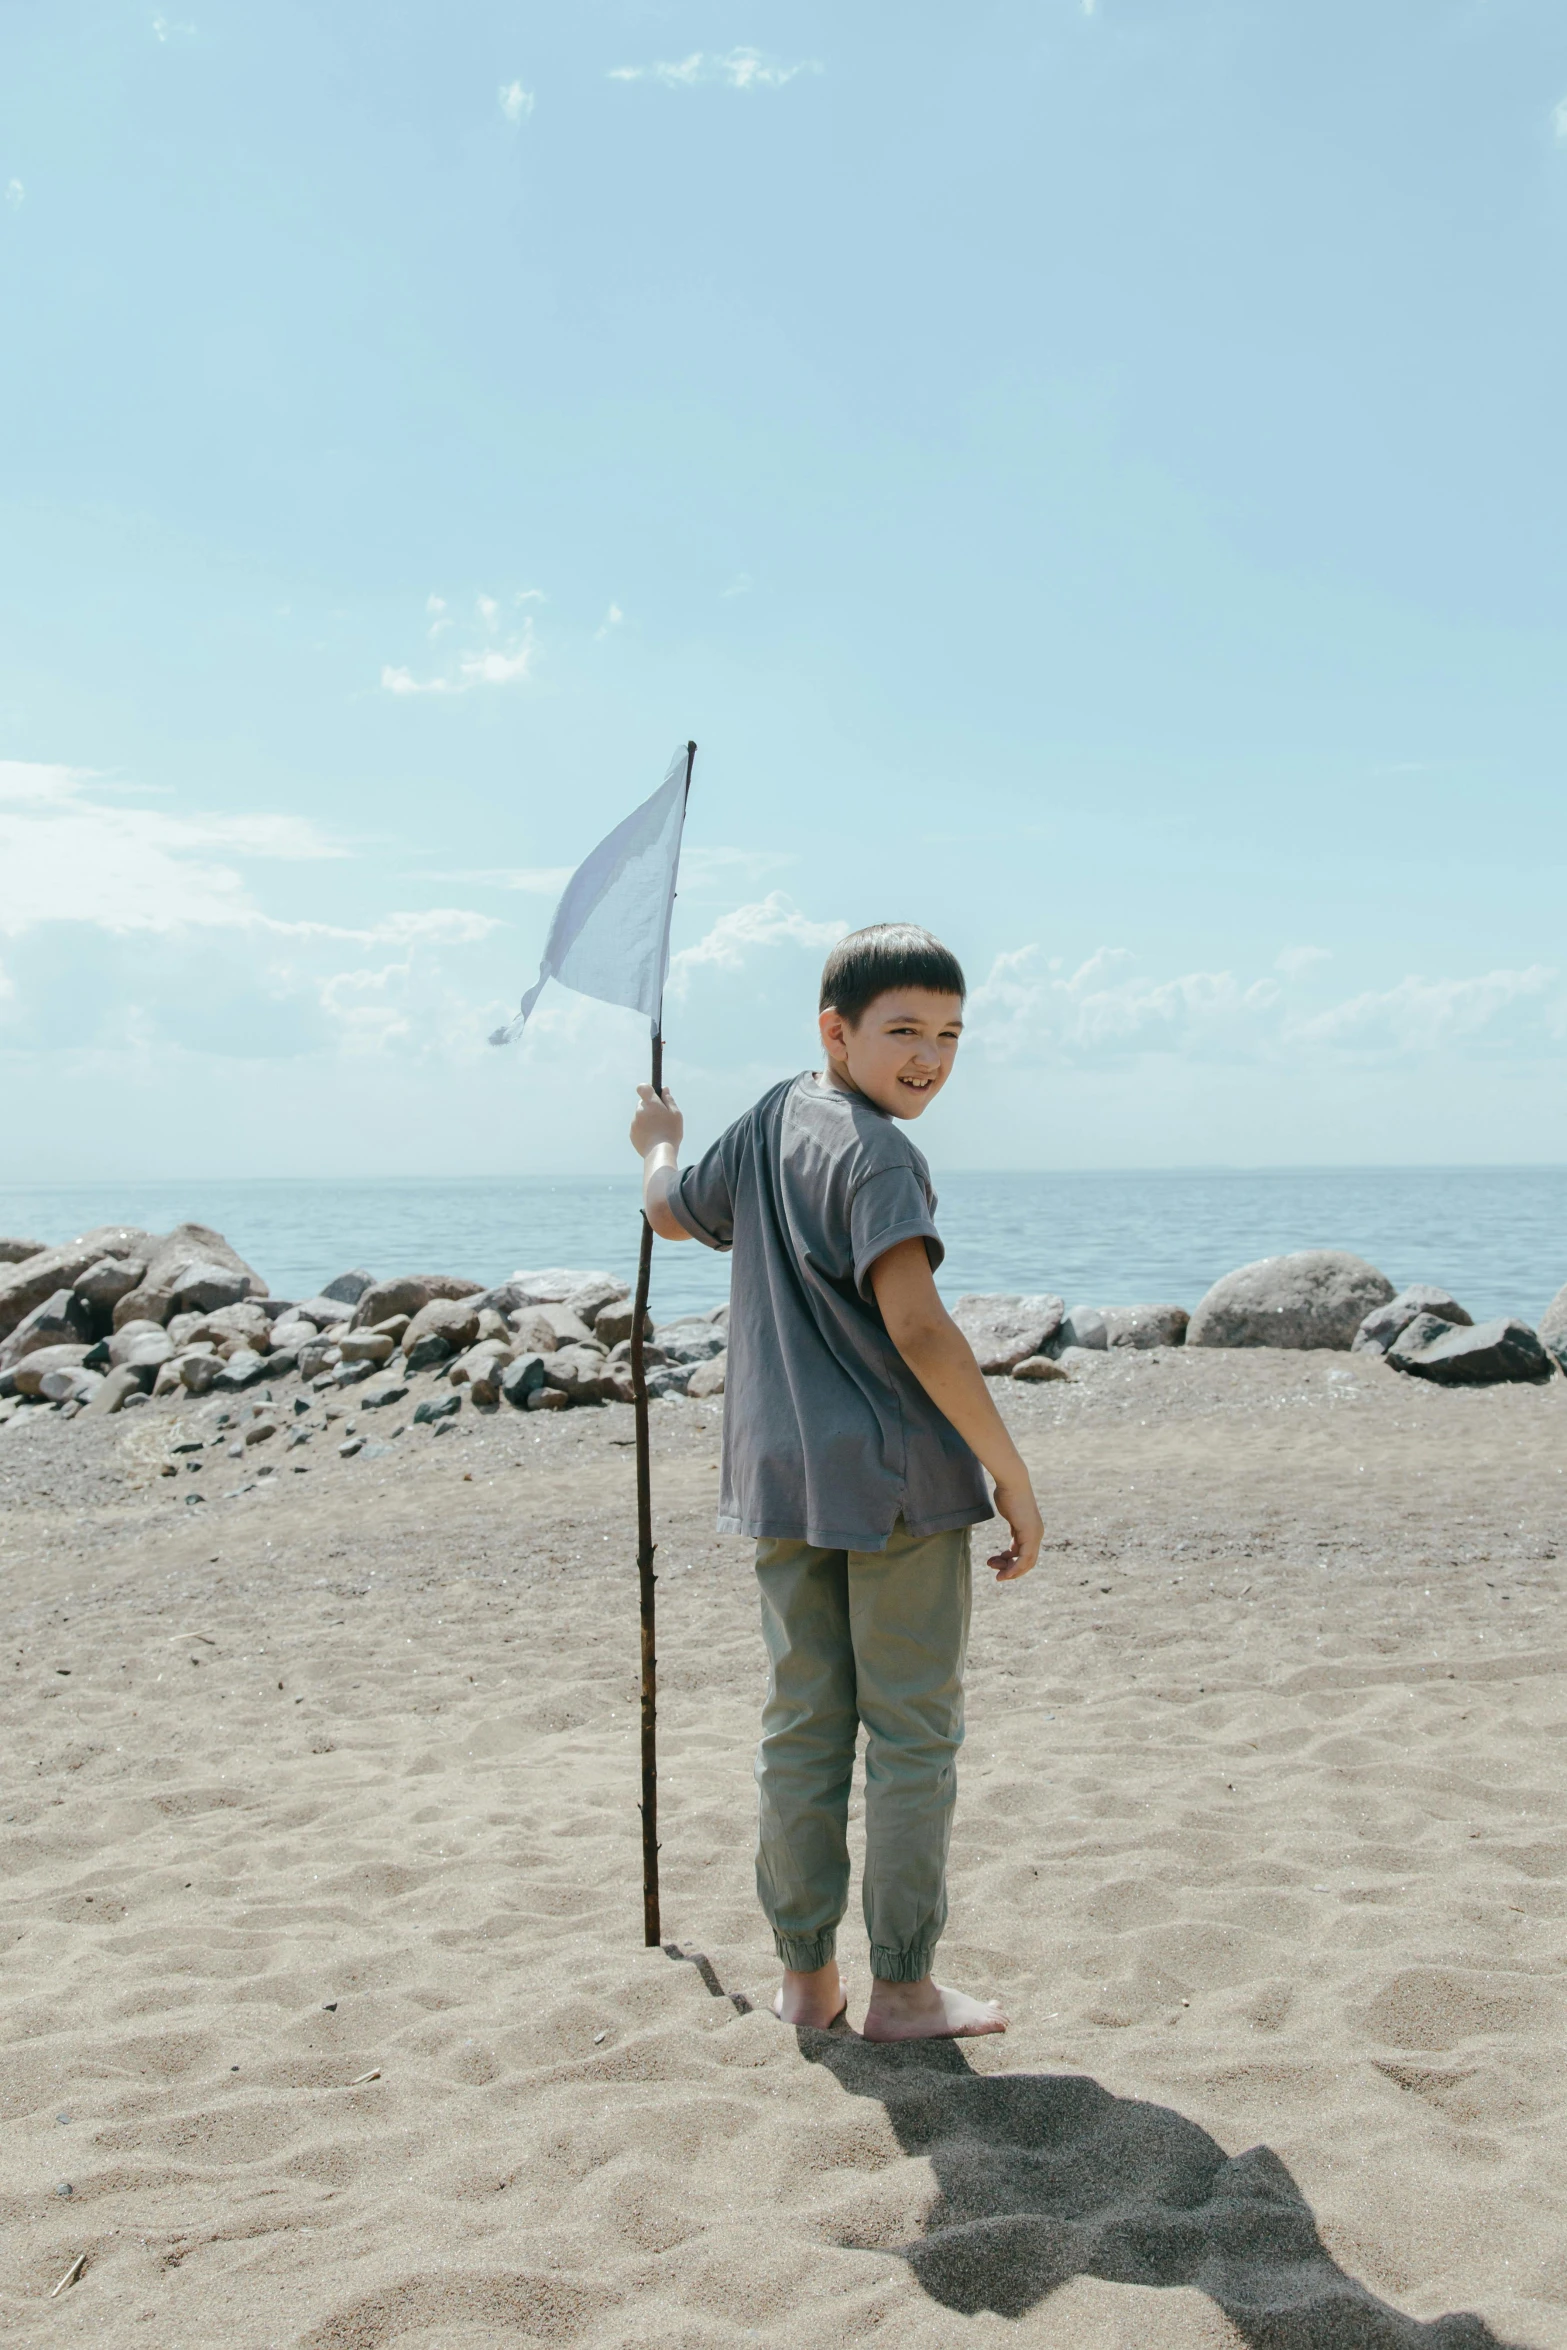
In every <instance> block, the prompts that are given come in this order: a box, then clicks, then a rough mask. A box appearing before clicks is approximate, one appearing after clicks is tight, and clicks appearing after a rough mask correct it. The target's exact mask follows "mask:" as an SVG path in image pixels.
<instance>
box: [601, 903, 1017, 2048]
mask: <svg viewBox="0 0 1567 2350" xmlns="http://www.w3.org/2000/svg"><path fill="white" fill-rule="evenodd" d="M965 993H966V990H965V986H964V980H963V973H962V970H961V969H960V968H959V965H958V962H957V959H956V957H955V956H954V955H952V954H951V953H949V951H948V950H947V948H945V947H944V946H942V945H941V944H940V942H939V941H938V940H936V939H934V938H932V937H931V935H930V933H929V932H928V931H925V930H919V929H916V928H915V927H914V926H913V925H912V924H910V923H901V922H883V923H878V924H877V925H876V926H875V927H874V928H872V929H869V930H857V931H855V932H854V933H853V934H852V936H850V937H848V938H845V939H841V940H840V941H839V943H838V945H837V946H836V947H834V949H833V951H832V953H831V954H830V955H829V956H828V958H827V967H826V969H825V971H824V972H823V974H822V988H821V1021H820V1025H821V1036H822V1044H823V1046H824V1048H825V1051H826V1057H827V1066H826V1068H825V1069H824V1070H823V1071H822V1072H821V1073H820V1074H809V1073H808V1074H806V1075H805V1076H801V1077H792V1078H789V1079H788V1080H787V1081H786V1082H785V1083H784V1084H782V1085H776V1086H774V1087H773V1089H772V1091H771V1092H770V1093H767V1094H764V1095H763V1097H762V1099H761V1100H760V1101H759V1102H758V1103H757V1105H756V1107H755V1108H754V1109H753V1110H750V1111H748V1112H747V1114H746V1115H745V1116H744V1117H743V1118H740V1119H738V1120H737V1121H736V1123H735V1124H734V1125H733V1126H731V1127H730V1129H729V1131H728V1133H727V1134H724V1135H721V1136H720V1138H719V1140H718V1141H717V1142H716V1143H714V1145H713V1147H712V1149H711V1150H710V1151H709V1152H708V1153H707V1155H706V1157H705V1158H703V1159H701V1160H699V1161H698V1162H697V1164H696V1165H695V1166H692V1167H687V1168H685V1169H684V1170H683V1171H682V1170H681V1169H680V1168H679V1167H678V1165H677V1161H676V1152H677V1150H678V1147H679V1144H680V1140H681V1136H682V1134H683V1132H684V1125H683V1121H682V1119H681V1116H680V1112H679V1110H678V1109H677V1108H676V1106H675V1104H674V1101H673V1100H672V1099H671V1097H670V1096H669V1095H668V1094H667V1093H666V1094H665V1095H664V1096H663V1097H662V1098H660V1097H658V1096H657V1095H655V1094H654V1092H653V1090H652V1088H651V1086H645V1085H644V1086H641V1087H639V1089H638V1090H639V1092H640V1093H641V1096H642V1106H641V1108H640V1109H639V1110H638V1111H637V1114H636V1116H635V1117H634V1118H633V1120H632V1122H631V1140H632V1144H633V1146H634V1147H635V1148H636V1149H637V1150H638V1151H640V1152H641V1154H642V1167H643V1176H642V1191H643V1200H644V1204H645V1206H646V1210H647V1216H648V1221H649V1222H650V1223H651V1225H652V1227H653V1229H654V1231H655V1232H656V1233H658V1234H659V1235H660V1236H661V1238H663V1239H665V1240H686V1239H694V1240H701V1241H705V1242H706V1244H707V1246H708V1247H709V1248H717V1249H733V1251H734V1277H733V1284H732V1292H731V1302H730V1315H729V1371H728V1379H727V1384H726V1393H725V1410H724V1443H723V1483H722V1489H721V1493H720V1499H719V1512H720V1514H719V1520H718V1524H719V1530H720V1532H721V1533H726V1534H749V1535H754V1536H755V1537H756V1538H757V1552H756V1569H757V1580H758V1583H759V1585H760V1587H761V1600H762V1629H763V1634H764V1637H765V1639H766V1642H767V1650H768V1656H769V1660H770V1665H771V1671H770V1674H769V1679H768V1692H767V1704H766V1708H765V1710H764V1712H763V1716H762V1741H761V1746H760V1749H759V1751H758V1754H757V1760H756V1776H757V1783H758V1786H759V1788H760V1794H761V1803H760V1826H759V1838H758V1848H757V1862H756V1878H757V1891H758V1893H759V1894H760V1896H761V1902H762V1907H763V1909H764V1910H765V1911H766V1913H767V1917H768V1921H769V1923H770V1924H771V1926H772V1929H773V1940H774V1945H775V1947H776V1949H777V1952H778V1956H779V1957H780V1958H781V1959H782V1961H783V1964H784V1970H785V1971H784V1981H783V1988H782V1990H781V1991H780V1992H779V1994H778V1997H777V1999H776V2000H775V2001H774V2009H775V2012H776V2013H777V2014H778V2015H780V2016H781V2017H782V2018H783V2020H784V2022H785V2023H791V2024H816V2025H827V2024H832V2023H836V2022H837V2020H838V2018H839V2017H840V2016H841V2015H842V2014H843V2012H844V2006H845V2000H844V1991H843V1985H842V1981H841V1979H840V1977H839V1973H838V1966H837V1961H836V1959H835V1957H834V1955H833V1953H834V1947H835V1941H836V1933H837V1927H838V1923H839V1920H840V1919H841V1918H842V1916H843V1913H844V1909H845V1907H846V1906H847V1900H848V1889H849V1856H848V1847H847V1843H846V1840H845V1829H846V1823H847V1819H848V1808H849V1786H850V1781H851V1778H852V1776H853V1770H854V1747H855V1739H856V1736H857V1733H858V1730H859V1725H860V1723H861V1722H863V1723H864V1725H865V1731H866V1755H865V1782H866V1785H865V1829H866V1854H865V1886H864V1895H865V1923H866V1927H867V1930H868V1931H869V1934H870V1940H871V1969H872V1974H873V1976H874V1981H873V1984H872V1989H871V1997H870V2004H869V2007H868V2009H867V2011H866V2016H865V2023H864V2033H865V2037H866V2038H867V2039H869V2040H916V2039H934V2038H954V2037H968V2036H971V2035H973V2034H977V2033H983V2032H1001V2031H1005V2029H1006V2018H1005V2017H1004V2016H1003V2015H1002V2013H1001V2011H1000V2009H999V2008H998V2007H996V2006H995V2005H994V2004H993V2003H992V2002H990V2001H988V2000H978V1999H970V1998H968V1997H966V1996H965V1995H964V1993H962V1992H961V1991H949V1990H946V1989H944V1988H943V1987H942V1985H940V1984H939V1983H937V1982H936V1981H934V1979H933V1978H932V1975H931V1971H930V1968H931V1957H932V1954H933V1952H934V1949H935V1945H936V1940H937V1937H938V1936H939V1934H940V1932H941V1929H942V1927H943V1925H944V1924H945V1922H946V1915H947V1901H946V1882H945V1880H946V1860H947V1843H948V1838H949V1835H950V1832H951V1825H952V1806H953V1799H954V1795H955V1792H956V1780H955V1772H954V1766H955V1761H956V1756H957V1750H958V1747H959V1745H960V1743H961V1741H962V1737H963V1659H964V1652H965V1649H966V1646H967V1641H968V1620H969V1589H970V1581H969V1528H970V1527H971V1526H974V1525H977V1524H979V1523H981V1522H982V1521H983V1520H984V1519H986V1518H988V1517H990V1515H991V1514H992V1505H991V1502H990V1500H989V1498H988V1497H987V1495H986V1491H985V1480H984V1477H983V1475H982V1474H981V1463H983V1465H984V1467H985V1468H987V1469H988V1470H989V1471H990V1473H991V1476H992V1477H993V1478H994V1479H995V1487H996V1491H995V1505H994V1507H995V1511H996V1513H997V1514H999V1515H1000V1516H1001V1517H1003V1518H1005V1519H1006V1521H1007V1524H1008V1525H1009V1527H1010V1528H1011V1531H1012V1542H1011V1546H1010V1548H1009V1549H1007V1550H1006V1551H1004V1552H1002V1553H1001V1554H1000V1555H999V1556H998V1557H995V1558H993V1559H992V1560H991V1561H990V1564H991V1566H992V1567H994V1568H995V1570H996V1574H997V1579H998V1581H1000V1582H1003V1583H1010V1582H1015V1581H1016V1580H1017V1578H1018V1577H1019V1576H1021V1575H1026V1574H1027V1573H1028V1571H1029V1569H1030V1567H1032V1566H1033V1564H1034V1561H1035V1560H1036V1558H1037V1557H1038V1555H1039V1544H1040V1538H1041V1534H1042V1531H1043V1529H1042V1527H1041V1524H1040V1517H1039V1508H1038V1505H1037V1503H1036V1502H1035V1499H1034V1493H1033V1488H1032V1486H1031V1485H1030V1483H1029V1478H1028V1471H1027V1470H1026V1469H1025V1468H1024V1466H1023V1463H1022V1461H1021V1460H1020V1459H1019V1457H1018V1453H1017V1448H1016V1447H1015V1445H1014V1444H1013V1442H1012V1439H1011V1438H1010V1436H1009V1435H1008V1434H1007V1432H1006V1429H1005V1427H1004V1425H1003V1424H1002V1420H1001V1415H1000V1413H999V1412H998V1411H997V1410H996V1407H995V1404H994V1403H993V1402H992V1400H991V1397H990V1393H989V1390H988V1389H987V1387H986V1385H985V1381H984V1378H983V1375H982V1374H981V1372H980V1368H979V1365H978V1364H977V1363H976V1361H975V1360H974V1356H973V1353H972V1350H971V1349H970V1347H969V1345H968V1343H967V1341H966V1340H965V1339H964V1337H963V1335H962V1333H961V1332H960V1331H959V1330H958V1328H957V1326H956V1325H955V1324H954V1323H953V1322H952V1320H951V1319H950V1317H949V1316H948V1314H947V1312H946V1310H945V1308H944V1307H943V1305H942V1303H941V1300H940V1298H939V1297H938V1296H937V1294H936V1286H935V1282H934V1280H933V1278H932V1275H933V1272H934V1269H935V1267H936V1266H937V1265H939V1264H940V1263H941V1259H942V1246H941V1242H940V1240H939V1239H938V1237H937V1234H936V1227H935V1223H934V1221H933V1215H934V1210H935V1205H936V1200H935V1194H934V1193H933V1192H932V1190H931V1187H930V1171H929V1169H928V1168H927V1166H926V1164H925V1161H924V1159H923V1158H922V1157H921V1155H920V1153H919V1152H918V1151H917V1150H916V1149H915V1148H914V1145H913V1143H912V1142H911V1141H910V1140H909V1138H908V1136H907V1135H906V1134H904V1133H903V1132H902V1127H903V1126H904V1125H905V1124H907V1123H908V1121H910V1120H911V1119H914V1118H918V1117H919V1116H920V1115H921V1114H922V1113H923V1112H924V1111H925V1110H926V1109H928V1108H929V1106H930V1104H931V1103H932V1102H933V1101H934V1100H935V1098H936V1096H937V1094H938V1093H939V1092H940V1091H941V1089H942V1087H943V1086H944V1085H945V1083H946V1081H947V1079H948V1077H949V1076H950V1074H951V1071H952V1063H953V1059H954V1056H955V1055H956V1053H957V1049H958V1039H959V1037H960V1035H961V1034H962V1029H963V1001H964V996H965Z"/></svg>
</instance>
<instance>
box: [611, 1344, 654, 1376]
mask: <svg viewBox="0 0 1567 2350" xmlns="http://www.w3.org/2000/svg"><path fill="white" fill-rule="evenodd" d="M609 1360H610V1362H612V1363H629V1362H630V1360H631V1341H630V1339H629V1338H623V1339H621V1341H620V1343H619V1345H618V1346H612V1347H611V1348H610V1350H609ZM642 1361H643V1364H644V1366H645V1367H646V1368H647V1369H648V1370H650V1371H651V1370H652V1369H653V1368H654V1366H655V1365H656V1364H658V1363H667V1362H668V1361H669V1357H668V1355H666V1354H665V1352H664V1350H663V1348H662V1347H661V1346H656V1345H655V1344H654V1342H653V1340H652V1339H651V1338H644V1339H643V1341H642Z"/></svg>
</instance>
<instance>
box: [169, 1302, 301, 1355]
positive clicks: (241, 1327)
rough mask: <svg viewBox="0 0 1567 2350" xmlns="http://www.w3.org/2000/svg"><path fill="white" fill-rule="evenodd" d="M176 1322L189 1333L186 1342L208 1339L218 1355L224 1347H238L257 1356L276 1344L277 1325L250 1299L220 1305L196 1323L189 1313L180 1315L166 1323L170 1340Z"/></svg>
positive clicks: (264, 1310)
mask: <svg viewBox="0 0 1567 2350" xmlns="http://www.w3.org/2000/svg"><path fill="white" fill-rule="evenodd" d="M176 1321H177V1322H178V1324H179V1326H180V1328H181V1329H182V1330H184V1331H185V1332H187V1333H188V1337H187V1343H189V1342H190V1341H191V1340H194V1339H198V1338H210V1339H211V1340H212V1342H213V1344H214V1346H216V1347H217V1349H218V1351H219V1353H220V1354H221V1353H222V1352H223V1350H224V1348H225V1347H230V1348H231V1347H233V1346H235V1345H239V1346H249V1347H253V1348H254V1349H255V1351H256V1353H257V1354H258V1355H264V1354H268V1353H270V1351H271V1350H272V1348H273V1347H274V1346H276V1345H277V1343H278V1335H277V1334H278V1325H277V1324H276V1323H275V1322H274V1321H273V1319H272V1317H271V1315H270V1314H269V1313H268V1312H267V1310H266V1308H265V1307H264V1306H263V1305H261V1304H260V1303H259V1302H258V1301H256V1300H254V1299H251V1298H246V1299H244V1300H242V1301H241V1300H236V1302H235V1303H234V1304H233V1305H231V1306H219V1307H218V1308H217V1309H216V1310H215V1311H214V1312H212V1313H210V1314H208V1313H204V1314H203V1315H202V1316H201V1318H200V1320H199V1321H196V1322H192V1321H191V1319H190V1316H189V1314H180V1315H178V1316H176V1317H175V1318H174V1320H171V1322H170V1324H169V1335H170V1336H171V1337H172V1336H173V1335H174V1330H175V1323H176Z"/></svg>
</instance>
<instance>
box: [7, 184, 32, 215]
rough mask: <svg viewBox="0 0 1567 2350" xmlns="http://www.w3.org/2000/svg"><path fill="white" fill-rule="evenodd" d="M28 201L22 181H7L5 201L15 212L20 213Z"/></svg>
mask: <svg viewBox="0 0 1567 2350" xmlns="http://www.w3.org/2000/svg"><path fill="white" fill-rule="evenodd" d="M26 199H27V190H26V189H25V188H24V187H23V185H22V183H21V181H20V180H7V181H6V183H5V200H6V202H7V203H8V204H9V205H10V207H11V210H12V211H13V212H19V211H20V210H21V208H22V205H23V204H24V203H25V201H26Z"/></svg>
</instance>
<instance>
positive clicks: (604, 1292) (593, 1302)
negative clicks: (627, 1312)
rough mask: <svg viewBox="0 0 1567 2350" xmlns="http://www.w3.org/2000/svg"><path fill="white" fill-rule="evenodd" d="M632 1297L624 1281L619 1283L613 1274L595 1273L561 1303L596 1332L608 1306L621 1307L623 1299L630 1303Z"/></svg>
mask: <svg viewBox="0 0 1567 2350" xmlns="http://www.w3.org/2000/svg"><path fill="white" fill-rule="evenodd" d="M630 1295H631V1292H630V1291H629V1290H628V1289H627V1287H626V1284H625V1283H624V1281H617V1280H616V1279H615V1276H614V1274H613V1273H593V1274H590V1275H589V1277H588V1279H587V1280H586V1281H580V1282H579V1283H578V1284H577V1286H576V1288H575V1289H573V1290H571V1291H569V1292H568V1293H567V1295H566V1296H565V1297H564V1298H563V1299H562V1300H561V1303H562V1304H563V1305H565V1306H568V1307H569V1308H570V1309H571V1311H572V1313H574V1314H575V1315H576V1317H577V1319H578V1321H579V1322H585V1323H586V1324H587V1326H588V1328H589V1329H590V1330H594V1329H596V1328H597V1326H598V1318H599V1316H600V1314H601V1313H602V1312H603V1311H604V1308H605V1307H606V1306H613V1305H619V1304H620V1303H621V1301H622V1300H623V1299H625V1300H628V1301H629V1299H630Z"/></svg>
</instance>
